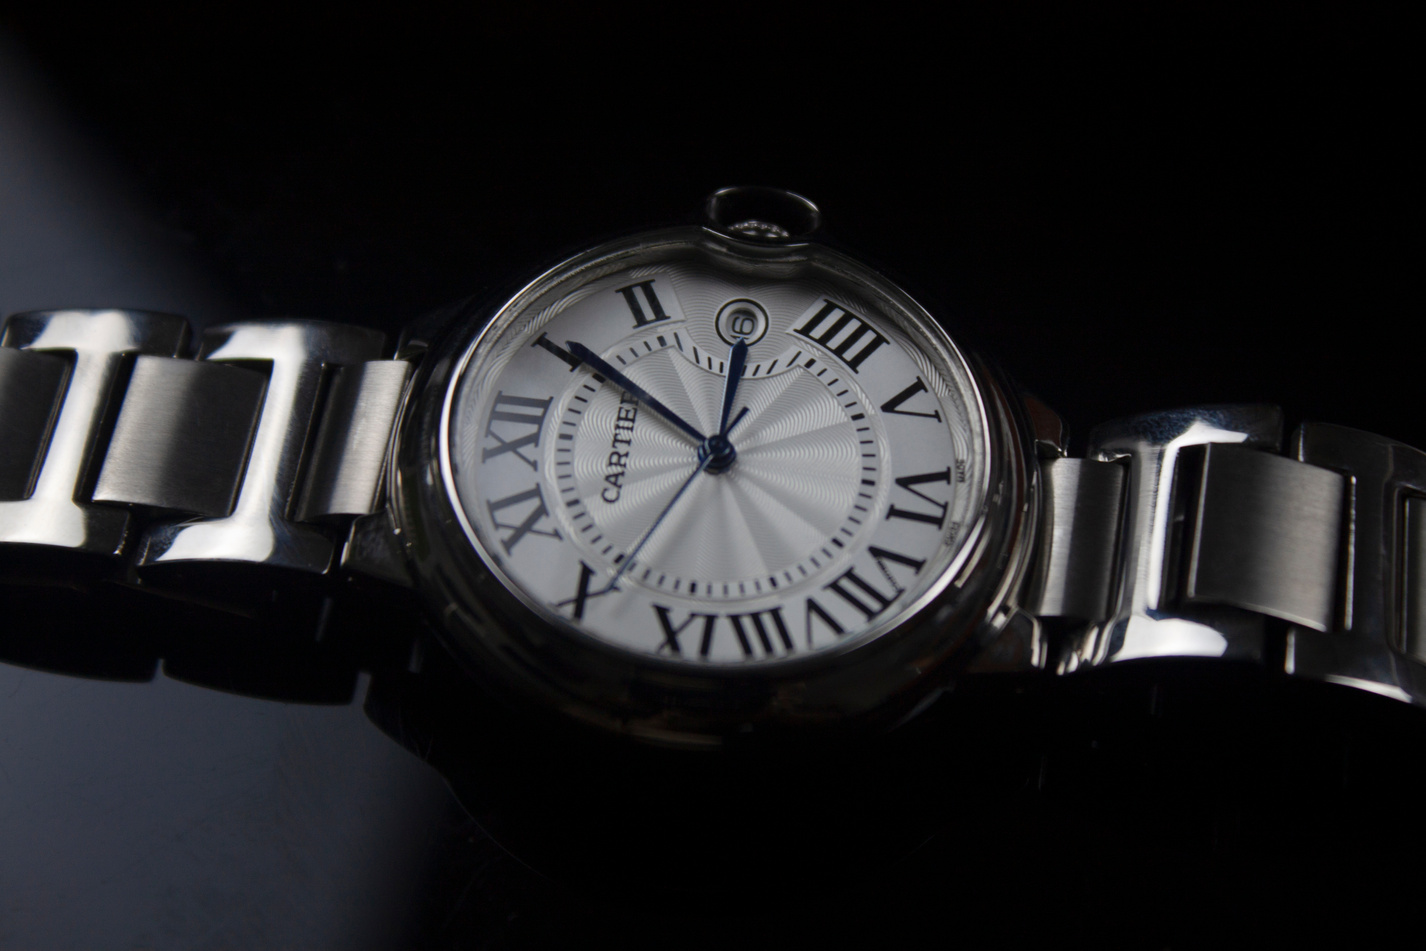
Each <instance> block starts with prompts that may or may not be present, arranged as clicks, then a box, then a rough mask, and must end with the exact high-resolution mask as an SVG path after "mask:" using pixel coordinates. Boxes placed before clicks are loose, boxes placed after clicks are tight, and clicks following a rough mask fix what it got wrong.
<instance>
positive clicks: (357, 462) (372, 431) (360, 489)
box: [297, 360, 411, 521]
mask: <svg viewBox="0 0 1426 951" xmlns="http://www.w3.org/2000/svg"><path fill="white" fill-rule="evenodd" d="M410 376H411V364H409V363H407V362H405V361H403V360H378V361H373V362H368V363H362V364H358V365H355V366H349V367H342V368H341V369H339V370H338V371H337V372H336V374H335V378H334V379H333V381H332V387H331V390H330V392H329V394H328V396H327V405H326V410H325V411H324V413H323V416H322V424H321V428H320V429H319V430H318V433H317V448H316V452H315V454H314V456H313V460H312V464H311V468H310V469H309V470H308V474H307V477H306V488H305V490H304V491H303V496H302V505H301V506H300V507H299V508H298V514H297V517H298V519H300V520H302V521H307V520H309V519H314V518H319V517H321V516H324V515H370V514H371V513H372V512H375V511H376V510H377V508H378V507H379V505H380V502H379V499H378V493H379V492H380V490H381V482H382V473H383V472H384V471H385V468H386V457H387V449H388V448H389V443H390V441H391V429H392V427H393V426H394V425H395V423H396V412H397V410H398V409H399V408H400V406H401V396H402V394H403V393H404V392H405V389H406V381H407V379H409V378H410Z"/></svg>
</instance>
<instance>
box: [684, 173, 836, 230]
mask: <svg viewBox="0 0 1426 951" xmlns="http://www.w3.org/2000/svg"><path fill="white" fill-rule="evenodd" d="M703 213H704V217H705V218H706V219H707V220H706V224H707V226H708V227H709V228H711V229H712V230H714V231H716V232H718V233H719V234H723V235H727V236H728V237H732V238H742V239H744V240H752V241H758V242H767V243H773V244H780V243H784V242H790V241H801V240H803V239H805V238H808V237H810V236H811V235H812V234H813V233H814V232H816V231H817V229H818V228H820V227H821V226H822V212H821V210H820V209H819V208H818V207H817V206H816V205H815V204H813V203H812V202H811V201H810V200H808V199H806V198H804V197H802V196H801V195H799V194H797V193H796V192H790V191H787V190H786V189H783V188H769V187H766V186H760V185H738V186H733V187H731V188H720V189H719V190H718V191H716V192H714V193H713V194H712V195H710V196H708V201H707V202H706V203H705V204H704V206H703Z"/></svg>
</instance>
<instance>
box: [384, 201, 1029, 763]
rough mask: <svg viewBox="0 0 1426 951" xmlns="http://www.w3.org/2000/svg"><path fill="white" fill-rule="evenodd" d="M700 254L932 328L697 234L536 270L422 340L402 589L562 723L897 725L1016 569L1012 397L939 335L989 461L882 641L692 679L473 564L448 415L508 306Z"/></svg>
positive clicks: (962, 653)
mask: <svg viewBox="0 0 1426 951" xmlns="http://www.w3.org/2000/svg"><path fill="white" fill-rule="evenodd" d="M695 240H696V241H700V242H713V243H715V244H719V245H721V246H724V247H725V248H727V249H730V250H734V251H736V253H737V254H738V255H740V256H743V257H747V258H767V259H772V258H778V257H781V258H783V259H784V260H788V261H792V260H793V259H794V258H796V257H798V256H801V257H807V256H816V257H818V258H819V259H820V261H819V263H821V264H824V265H826V266H832V267H835V268H836V269H838V270H840V271H842V272H843V273H849V274H850V275H852V276H853V277H861V278H862V279H863V280H875V281H876V285H877V287H878V288H879V290H878V293H879V294H889V295H891V296H892V297H893V299H895V301H896V303H897V305H898V306H899V307H902V308H904V309H908V310H909V311H910V312H911V313H913V314H915V315H917V316H918V317H919V318H924V319H925V321H926V322H927V323H929V324H930V325H932V326H936V327H939V325H938V324H937V323H936V322H935V320H934V318H933V317H932V316H931V315H930V314H929V313H928V312H927V311H926V310H925V308H923V307H921V305H920V304H919V303H917V302H916V301H915V299H914V298H912V297H911V296H910V295H909V294H907V293H906V292H905V291H904V290H903V289H902V288H900V287H899V286H898V285H897V284H895V283H894V282H892V281H890V280H888V279H887V278H885V277H883V276H882V275H880V274H879V273H877V272H876V271H875V270H873V269H872V268H870V267H868V266H866V265H865V264H862V263H861V262H859V261H857V260H856V259H854V258H852V257H849V256H848V255H845V254H843V253H841V252H840V251H837V250H835V249H833V248H830V247H828V246H827V245H825V244H824V243H822V242H820V241H805V242H798V243H797V244H796V245H795V246H792V247H787V246H783V247H780V248H769V247H768V246H767V245H766V244H760V243H758V242H754V241H749V240H742V239H739V238H738V237H737V236H732V235H727V234H722V233H719V232H717V231H715V230H713V229H709V228H699V227H683V228H672V229H664V230H660V231H650V232H642V233H639V234H636V235H631V236H627V237H625V238H622V239H616V240H614V241H609V242H604V243H601V244H599V245H596V246H594V247H591V248H589V249H587V250H585V251H582V252H580V253H578V254H575V255H573V256H571V257H568V258H565V259H564V260H562V261H560V262H559V263H557V264H555V265H554V266H553V267H550V268H546V269H545V270H543V271H541V272H540V274H539V275H538V276H536V277H535V278H534V279H532V280H531V281H529V282H527V283H525V284H524V285H523V286H522V287H521V288H520V289H519V290H518V291H516V292H515V293H513V294H510V295H508V296H505V297H503V298H502V299H500V300H498V301H482V302H475V303H471V304H469V305H467V306H466V307H464V308H462V309H461V310H460V311H459V312H458V313H456V314H455V316H454V319H452V320H451V321H450V322H449V324H448V325H447V330H446V333H445V334H444V337H443V338H438V339H437V340H436V341H434V342H433V344H432V348H431V350H430V351H429V352H428V353H427V355H426V357H425V358H424V359H423V361H422V363H421V365H420V367H419V368H418V371H417V378H416V381H415V383H414V387H413V391H412V392H413V393H414V394H415V398H414V399H412V400H411V401H409V403H408V406H407V412H406V413H405V414H404V417H403V419H402V421H401V426H400V430H399V433H398V443H397V446H398V449H397V454H396V458H395V466H394V467H393V474H392V478H391V479H390V480H389V481H390V485H389V491H390V495H391V503H392V506H393V512H394V513H395V516H396V523H397V524H398V525H399V526H401V531H402V537H403V540H404V545H405V550H406V553H407V555H408V558H409V559H410V560H411V562H412V564H413V572H412V574H413V577H414V578H416V579H417V587H418V589H419V590H420V591H421V593H422V594H423V596H424V597H425V599H426V602H427V603H428V605H429V606H430V608H431V610H432V612H433V614H434V617H435V621H436V628H437V631H438V632H439V636H440V638H441V640H442V641H443V642H444V643H445V646H446V647H447V648H448V649H449V650H450V651H451V652H452V653H453V654H454V655H455V656H456V658H457V659H458V660H459V661H460V662H461V663H462V665H463V666H464V667H465V668H466V669H467V670H468V672H469V673H470V674H471V675H472V676H473V677H475V678H476V679H477V680H479V681H480V682H482V684H483V685H485V686H486V687H487V689H492V690H494V691H495V692H497V693H499V694H501V695H503V696H505V697H507V698H508V699H511V700H514V701H515V702H517V703H523V704H533V705H534V706H535V707H536V708H538V709H542V710H551V709H556V710H560V711H563V712H564V713H565V714H568V715H570V716H572V717H574V718H575V719H577V720H580V721H583V722H586V723H589V724H593V725H596V726H598V727H601V728H603V729H606V730H612V731H614V732H618V733H625V734H630V735H634V736H638V737H642V738H645V739H649V740H654V741H657V742H664V743H673V744H677V745H693V746H706V745H718V744H721V743H723V742H725V741H727V740H729V739H731V738H733V737H748V736H750V735H756V736H762V735H766V734H782V733H787V732H793V733H801V732H805V731H807V730H826V729H829V728H840V727H853V726H854V725H858V724H861V725H865V724H873V723H889V722H894V721H895V720H896V719H898V718H899V717H900V716H902V715H904V714H905V712H906V711H907V710H909V709H911V708H913V707H914V706H915V705H916V704H917V703H918V702H920V701H922V700H923V699H924V697H925V695H926V693H927V692H928V691H929V690H931V689H932V688H934V687H937V686H941V685H944V684H945V683H947V682H948V681H949V680H950V679H951V678H952V677H953V676H954V674H955V673H956V672H957V671H959V670H961V669H963V667H964V665H965V664H966V663H968V662H969V660H970V659H971V658H972V657H973V656H974V654H975V653H976V652H977V651H978V649H979V648H980V647H981V646H983V645H984V644H986V643H988V642H989V641H990V640H991V639H993V637H994V636H995V634H996V633H997V632H998V630H999V629H1000V627H1001V626H1003V622H1004V620H1005V616H1006V612H1005V611H1004V610H1003V608H1004V607H1005V606H1006V604H1007V603H1009V601H1010V600H1011V599H1012V597H1013V592H1014V591H1016V590H1018V588H1019V582H1020V581H1021V580H1022V579H1023V575H1024V573H1025V571H1026V570H1027V568H1028V565H1029V548H1030V546H1029V545H1028V543H1027V542H1026V539H1028V538H1031V537H1033V532H1032V528H1033V525H1032V523H1033V519H1034V514H1035V507H1034V505H1033V504H1032V502H1033V495H1034V492H1035V489H1036V479H1035V470H1034V466H1033V465H1032V464H1031V462H1030V454H1029V453H1028V441H1027V439H1026V437H1025V435H1024V433H1025V431H1026V430H1025V427H1024V426H1023V425H1022V424H1021V422H1020V421H1019V419H1018V410H1017V406H1018V402H1017V401H1016V400H1014V399H1013V398H1012V397H1011V395H1010V393H1009V392H1008V390H1007V388H1006V386H1005V385H1004V383H1003V381H1002V380H1000V379H999V378H998V377H997V376H996V375H995V374H994V373H992V372H988V371H987V369H986V368H985V367H984V366H983V365H977V364H976V363H974V362H972V361H970V360H968V359H966V357H965V355H964V354H963V352H962V351H961V350H960V348H959V347H957V346H956V344H955V343H954V341H952V340H951V339H950V337H949V335H946V334H944V330H943V329H942V331H941V333H942V340H943V343H944V344H945V346H946V348H947V349H948V350H949V352H950V354H951V355H952V356H953V358H954V359H956V360H958V361H959V362H960V365H961V367H962V368H964V371H965V378H966V380H967V381H968V382H969V385H970V387H971V388H972V390H973V392H972V393H971V394H970V396H971V397H973V398H974V402H973V404H972V405H971V406H969V407H968V408H969V409H970V410H971V411H973V412H976V413H978V414H979V421H980V424H981V427H982V430H983V443H984V445H983V446H982V447H981V448H982V449H983V451H985V452H986V466H985V485H984V487H983V491H984V496H983V503H982V505H981V506H980V509H979V511H978V512H977V513H976V517H975V520H974V525H973V526H968V527H967V530H966V531H965V537H966V539H967V541H966V542H965V543H964V544H963V547H962V549H961V550H960V551H959V552H958V553H957V554H956V556H955V558H954V561H953V565H952V569H951V570H950V571H948V572H945V574H946V575H952V576H953V577H950V578H946V577H943V578H941V579H939V580H938V581H937V582H936V583H934V584H933V585H932V586H931V587H930V588H928V589H927V591H926V592H925V593H924V594H923V595H922V596H921V597H919V598H918V599H916V601H915V602H914V610H912V611H910V612H906V611H903V612H902V613H903V617H904V618H905V619H904V620H902V621H901V622H900V623H898V624H897V625H895V626H894V627H893V628H892V629H890V630H887V631H886V632H884V633H881V634H879V635H877V636H873V637H870V638H865V639H861V640H860V641H859V642H858V643H855V644H851V645H848V646H846V647H845V648H844V649H843V648H833V649H828V650H823V651H818V652H815V653H812V654H809V655H804V656H802V657H799V658H793V659H789V660H785V661H779V662H776V663H762V664H755V665H746V666H740V665H717V666H715V665H708V666H697V667H694V666H692V665H688V664H679V663H674V662H670V661H668V660H665V659H662V658H656V657H652V656H643V655H638V654H635V653H633V652H630V651H626V650H622V649H620V648H618V647H616V646H614V645H612V644H607V643H604V642H602V641H599V640H598V639H596V638H593V637H590V636H589V635H588V634H586V633H583V632H579V631H577V630H575V629H573V628H572V627H571V628H570V629H569V630H564V629H563V627H562V626H561V625H560V624H558V623H551V620H550V618H548V617H546V616H544V615H543V614H542V612H540V611H538V610H536V609H535V608H533V607H532V606H531V605H530V604H529V603H528V602H527V601H526V600H525V599H523V598H522V597H521V596H520V595H519V594H518V593H517V592H515V591H512V590H511V589H510V588H509V587H507V585H506V584H505V583H504V581H503V580H502V577H501V572H500V571H499V570H498V569H496V568H493V567H492V566H491V564H489V563H488V562H487V559H486V557H485V556H483V555H482V553H481V545H480V542H479V538H478V536H477V534H476V533H475V531H474V530H473V528H472V526H471V525H470V524H469V523H468V521H467V519H466V516H465V512H464V511H463V508H462V505H461V503H460V500H459V495H458V492H457V489H456V486H455V483H454V481H453V477H452V470H451V456H450V446H449V437H450V429H451V422H452V419H451V414H452V405H453V403H454V401H455V399H456V396H457V394H458V392H459V391H460V389H461V386H462V382H463V379H464V374H465V372H466V369H467V367H468V366H469V365H470V362H471V360H472V358H473V355H474V354H475V353H476V351H477V349H478V348H479V346H480V344H481V342H482V341H483V340H484V339H485V338H486V336H487V334H489V333H491V332H494V331H496V330H498V328H499V327H500V326H502V321H503V318H504V316H505V315H506V314H508V313H511V311H512V308H516V306H517V305H518V309H519V310H523V309H524V306H525V304H526V303H527V301H528V299H532V295H534V294H535V293H536V292H537V289H540V288H544V287H548V286H549V285H551V284H552V283H553V282H555V281H556V280H557V279H562V278H565V277H567V276H568V275H569V274H571V273H575V272H577V271H578V270H580V269H583V268H587V267H589V266H590V265H591V264H592V263H593V262H597V261H599V260H601V259H607V258H608V257H609V256H610V255H611V254H612V253H615V252H617V251H619V250H620V249H626V248H630V247H633V246H636V245H640V246H654V245H657V244H667V243H679V242H682V243H685V244H686V243H688V242H691V241H695Z"/></svg>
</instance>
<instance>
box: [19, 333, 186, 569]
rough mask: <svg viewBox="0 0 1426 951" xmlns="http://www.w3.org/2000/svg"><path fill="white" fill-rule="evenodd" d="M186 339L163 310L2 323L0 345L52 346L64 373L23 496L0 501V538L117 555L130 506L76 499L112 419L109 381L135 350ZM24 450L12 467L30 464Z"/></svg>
mask: <svg viewBox="0 0 1426 951" xmlns="http://www.w3.org/2000/svg"><path fill="white" fill-rule="evenodd" d="M187 341H188V322H187V321H185V320H184V319H183V318H181V317H173V316H171V315H168V314H150V313H142V312H137V311H121V310H61V311H39V312H34V313H28V314H16V315H15V316H13V317H11V318H10V319H9V320H8V321H7V322H6V324H5V329H4V333H3V336H0V346H3V347H12V348H15V349H19V350H26V351H32V352H36V353H45V352H53V353H54V354H56V356H59V357H62V358H64V359H65V360H66V361H67V363H68V369H69V373H68V380H67V382H66V383H65V389H64V395H63V399H62V401H61V402H60V404H59V407H58V409H57V411H55V412H54V413H53V423H52V425H51V426H49V432H48V439H46V440H45V445H44V447H43V448H42V449H41V450H40V455H41V458H40V461H39V468H38V471H37V472H34V474H33V476H32V478H30V479H28V480H27V481H28V482H29V483H30V484H29V486H28V491H27V493H26V495H25V497H24V498H23V499H18V500H12V501H5V502H0V544H27V545H44V546H48V547H52V548H64V549H70V550H73V551H85V552H96V553H102V554H118V553H119V551H120V549H121V548H122V546H123V545H124V541H125V538H126V535H127V533H128V530H129V525H130V514H129V512H128V510H127V509H124V508H118V507H114V506H105V505H94V504H91V503H89V502H88V501H80V499H82V498H83V496H84V494H85V492H86V491H87V489H88V484H87V483H88V480H89V479H90V477H91V474H92V471H93V466H94V464H95V463H96V462H97V455H98V452H99V451H100V450H101V449H102V447H101V446H100V445H99V438H100V436H101V435H102V434H103V432H104V427H105V423H106V421H107V420H108V419H110V418H111V415H110V414H111V411H112V407H113V405H114V400H115V397H116V394H115V392H114V391H115V387H116V384H118V383H121V382H122V377H123V370H124V369H125V368H126V366H127V362H128V360H130V359H132V358H133V357H134V356H135V355H137V354H152V355H161V356H169V357H172V356H175V355H177V354H178V353H180V352H181V351H182V350H183V347H184V345H185V344H186V343H187ZM9 360H10V362H11V363H13V362H14V358H13V357H12V358H9ZM37 395H38V402H39V403H40V404H41V406H43V405H44V403H45V401H46V400H48V399H50V396H49V395H48V393H46V391H45V390H44V389H43V388H42V389H41V390H40V392H39V393H38V394H37ZM9 452H10V450H9V449H8V448H7V449H6V450H5V454H6V455H9ZM27 453H28V448H26V449H22V450H21V453H20V455H21V457H22V458H21V461H20V462H19V463H17V464H16V465H17V467H24V466H26V465H29V466H30V467H31V468H33V462H30V463H28V464H27V463H26V462H25V461H24V458H23V457H24V456H25V455H26V454H27Z"/></svg>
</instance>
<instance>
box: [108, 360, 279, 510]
mask: <svg viewBox="0 0 1426 951" xmlns="http://www.w3.org/2000/svg"><path fill="white" fill-rule="evenodd" d="M266 386H267V376H266V375H265V374H263V373H261V372H259V371H257V370H252V369H247V368H245V367H235V366H225V365H223V364H220V363H207V362H204V363H200V362H197V361H193V360H172V359H166V358H163V357H139V359H138V360H137V361H135V364H134V372H133V374H132V375H131V376H130V377H129V386H128V389H127V390H126V391H125V392H124V403H123V407H122V408H121V409H120V411H119V419H118V422H117V423H115V425H114V435H113V437H112V438H111V439H110V440H109V451H108V452H107V453H106V454H105V456H104V467H103V469H101V470H100V472H99V482H98V484H97V485H96V486H95V489H94V496H93V498H94V501H96V502H126V503H132V504H137V505H146V506H150V507H153V508H159V509H169V510H172V511H176V512H189V513H192V514H195V515H205V516H209V517H217V516H223V515H228V514H229V513H230V512H231V511H232V509H233V500H234V498H235V497H236V496H237V490H238V485H239V480H240V479H241V477H242V474H243V469H244V466H245V464H246V461H247V455H248V447H249V445H250V443H251V442H252V437H253V431H254V429H255V428H256V426H257V419H258V411H259V410H260V409H261V407H262V397H263V390H264V389H265V388H266Z"/></svg>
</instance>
